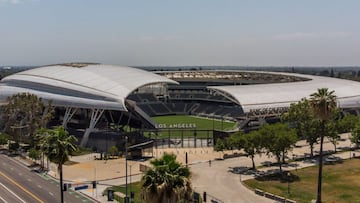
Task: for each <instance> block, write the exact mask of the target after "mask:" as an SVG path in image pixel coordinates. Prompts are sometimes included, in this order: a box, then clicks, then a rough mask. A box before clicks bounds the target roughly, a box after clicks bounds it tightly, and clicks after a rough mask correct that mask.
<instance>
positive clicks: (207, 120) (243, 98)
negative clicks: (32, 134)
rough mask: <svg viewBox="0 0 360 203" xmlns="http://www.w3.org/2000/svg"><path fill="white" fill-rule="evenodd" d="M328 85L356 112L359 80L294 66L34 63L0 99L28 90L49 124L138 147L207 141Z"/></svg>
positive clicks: (102, 142) (102, 144) (93, 142)
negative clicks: (155, 67)
mask: <svg viewBox="0 0 360 203" xmlns="http://www.w3.org/2000/svg"><path fill="white" fill-rule="evenodd" d="M318 88H328V89H329V90H334V91H335V94H336V95H337V99H338V100H337V101H338V106H339V107H340V108H341V109H343V110H345V111H351V112H353V113H357V109H358V108H359V107H360V83H359V82H354V81H349V80H343V79H337V78H330V77H320V76H312V75H302V74H294V73H279V72H261V71H243V70H241V71H240V70H185V71H153V72H150V71H146V70H141V69H138V68H131V67H123V66H113V65H103V64H95V63H69V64H59V65H49V66H44V67H39V68H34V69H30V70H26V71H23V72H19V73H16V74H13V75H10V76H7V77H5V78H3V79H2V80H1V83H0V103H1V104H3V105H5V104H6V102H7V99H8V98H9V97H10V96H12V95H13V94H16V93H21V92H29V93H32V94H35V95H37V96H38V97H40V98H42V100H43V101H44V102H48V101H51V102H52V105H54V106H55V107H56V112H55V116H54V118H53V120H52V121H51V123H50V125H53V126H55V125H63V126H64V127H66V128H67V130H68V131H69V132H70V133H72V134H74V135H76V136H78V138H79V140H80V142H79V144H80V145H82V146H87V147H92V148H96V149H97V150H99V151H105V152H107V150H108V148H109V147H111V146H114V145H116V146H118V148H119V149H124V146H125V140H126V138H128V140H127V141H128V142H129V145H130V147H129V150H130V151H133V154H134V156H135V154H138V155H139V154H142V153H143V150H144V149H151V148H152V147H153V146H155V147H197V146H212V145H213V144H214V141H215V140H216V137H218V136H222V135H224V134H226V133H228V132H231V131H236V130H244V131H248V130H251V129H253V128H257V127H258V126H259V125H261V124H262V123H272V122H277V121H278V120H279V116H280V115H281V114H282V113H284V112H286V111H287V109H288V108H289V106H290V104H291V103H294V102H297V101H300V100H301V99H302V98H304V97H309V95H310V94H312V93H314V92H316V91H317V89H318Z"/></svg>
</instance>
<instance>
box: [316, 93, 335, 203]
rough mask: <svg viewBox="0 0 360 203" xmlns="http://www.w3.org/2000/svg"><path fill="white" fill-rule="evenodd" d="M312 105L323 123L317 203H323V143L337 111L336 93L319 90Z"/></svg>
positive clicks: (321, 126)
mask: <svg viewBox="0 0 360 203" xmlns="http://www.w3.org/2000/svg"><path fill="white" fill-rule="evenodd" d="M310 96H311V97H310V104H311V106H312V109H313V111H314V115H315V116H316V117H317V118H318V119H319V120H320V121H321V125H320V128H321V135H320V153H319V174H318V190H317V199H316V202H317V203H321V183H322V165H323V143H324V134H325V131H326V129H325V127H326V121H327V120H329V118H330V117H331V116H332V114H333V112H334V111H335V110H336V105H337V103H336V96H335V94H334V91H330V92H329V91H328V89H327V88H321V89H318V91H317V92H315V93H313V94H311V95H310Z"/></svg>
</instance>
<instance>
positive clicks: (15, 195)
mask: <svg viewBox="0 0 360 203" xmlns="http://www.w3.org/2000/svg"><path fill="white" fill-rule="evenodd" d="M0 185H1V186H3V187H4V188H5V189H6V190H7V191H8V192H10V193H11V194H12V195H14V197H16V198H18V199H19V200H20V201H21V202H24V203H26V202H25V200H23V199H21V198H20V197H19V196H17V194H15V193H14V192H13V191H12V190H10V189H9V188H7V187H6V186H5V185H4V184H2V183H0Z"/></svg>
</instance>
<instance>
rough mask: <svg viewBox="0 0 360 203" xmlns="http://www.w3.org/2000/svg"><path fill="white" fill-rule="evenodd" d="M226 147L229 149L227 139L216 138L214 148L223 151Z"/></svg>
mask: <svg viewBox="0 0 360 203" xmlns="http://www.w3.org/2000/svg"><path fill="white" fill-rule="evenodd" d="M225 149H228V144H227V140H226V139H220V138H218V139H217V140H216V144H215V146H214V150H215V151H217V152H219V151H221V152H223V151H224V150H225Z"/></svg>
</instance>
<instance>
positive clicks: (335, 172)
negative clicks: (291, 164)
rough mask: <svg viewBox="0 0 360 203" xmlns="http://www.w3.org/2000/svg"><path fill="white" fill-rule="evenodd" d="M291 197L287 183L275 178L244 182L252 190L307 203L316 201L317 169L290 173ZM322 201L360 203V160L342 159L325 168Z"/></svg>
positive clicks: (310, 168) (329, 202) (312, 168)
mask: <svg viewBox="0 0 360 203" xmlns="http://www.w3.org/2000/svg"><path fill="white" fill-rule="evenodd" d="M291 173H292V177H293V178H292V179H293V180H292V181H291V182H290V195H288V183H287V182H286V181H280V180H279V179H277V178H268V179H266V180H261V181H260V180H255V179H251V180H246V181H244V183H245V184H246V185H248V186H249V187H251V188H258V189H261V190H263V191H266V192H270V193H273V194H276V195H280V196H283V197H286V198H289V199H293V200H296V201H297V202H299V203H309V202H310V201H311V200H312V199H316V193H317V174H318V167H317V166H314V167H308V168H304V169H299V170H297V171H291ZM322 201H323V202H327V203H333V202H336V203H342V202H343V203H348V202H360V159H351V160H345V161H344V162H343V163H338V164H335V165H324V167H323V185H322Z"/></svg>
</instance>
